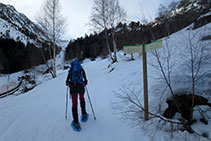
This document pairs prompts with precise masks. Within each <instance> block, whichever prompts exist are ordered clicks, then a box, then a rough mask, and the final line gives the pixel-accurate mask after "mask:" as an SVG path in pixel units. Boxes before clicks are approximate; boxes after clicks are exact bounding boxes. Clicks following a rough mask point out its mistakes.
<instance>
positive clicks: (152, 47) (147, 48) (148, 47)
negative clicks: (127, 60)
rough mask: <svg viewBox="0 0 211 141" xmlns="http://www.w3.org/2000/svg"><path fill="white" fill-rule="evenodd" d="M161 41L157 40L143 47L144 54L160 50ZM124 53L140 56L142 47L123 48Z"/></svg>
mask: <svg viewBox="0 0 211 141" xmlns="http://www.w3.org/2000/svg"><path fill="white" fill-rule="evenodd" d="M162 44H163V43H162V40H158V41H155V42H152V43H150V44H146V45H145V52H150V51H153V50H156V49H159V48H162ZM123 49H124V53H126V54H127V53H128V54H131V53H139V54H140V55H142V53H143V45H134V46H124V48H123Z"/></svg>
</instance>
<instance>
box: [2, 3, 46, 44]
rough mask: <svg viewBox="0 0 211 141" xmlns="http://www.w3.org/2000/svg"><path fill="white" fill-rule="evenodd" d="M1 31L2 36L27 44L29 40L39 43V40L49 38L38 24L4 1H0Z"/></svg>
mask: <svg viewBox="0 0 211 141" xmlns="http://www.w3.org/2000/svg"><path fill="white" fill-rule="evenodd" d="M0 32H1V34H0V37H3V38H12V39H14V40H18V41H22V42H24V43H25V45H26V43H27V42H29V43H33V44H35V45H39V44H38V43H39V42H43V41H45V40H47V38H46V35H45V34H44V33H43V31H42V30H41V29H40V28H39V27H38V26H37V25H36V24H34V23H33V22H32V21H31V20H29V19H28V18H27V17H26V16H25V15H24V14H22V13H19V12H18V11H16V9H15V8H14V7H13V6H11V5H4V4H3V3H0ZM39 46H40V45H39Z"/></svg>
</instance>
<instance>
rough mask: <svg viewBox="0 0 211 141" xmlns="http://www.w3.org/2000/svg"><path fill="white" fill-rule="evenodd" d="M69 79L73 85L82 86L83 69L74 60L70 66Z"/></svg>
mask: <svg viewBox="0 0 211 141" xmlns="http://www.w3.org/2000/svg"><path fill="white" fill-rule="evenodd" d="M70 74H71V76H70V79H71V83H73V84H74V85H79V84H84V82H83V68H82V66H81V64H80V62H79V61H77V60H75V61H73V62H72V63H71V66H70Z"/></svg>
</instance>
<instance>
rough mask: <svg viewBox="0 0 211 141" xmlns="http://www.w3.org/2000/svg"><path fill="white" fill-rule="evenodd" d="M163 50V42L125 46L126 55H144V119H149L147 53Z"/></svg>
mask: <svg viewBox="0 0 211 141" xmlns="http://www.w3.org/2000/svg"><path fill="white" fill-rule="evenodd" d="M159 48H162V40H158V41H155V42H152V43H150V44H143V45H136V46H124V53H130V54H131V53H139V54H140V55H143V87H144V109H145V111H144V118H145V120H148V119H149V114H148V113H149V106H148V82H147V53H146V52H150V51H153V50H156V49H159Z"/></svg>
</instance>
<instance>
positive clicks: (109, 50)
mask: <svg viewBox="0 0 211 141" xmlns="http://www.w3.org/2000/svg"><path fill="white" fill-rule="evenodd" d="M105 38H106V46H107V48H108V53H109V56H110V57H111V60H112V61H113V57H112V54H111V49H110V46H109V42H108V33H107V28H105Z"/></svg>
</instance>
